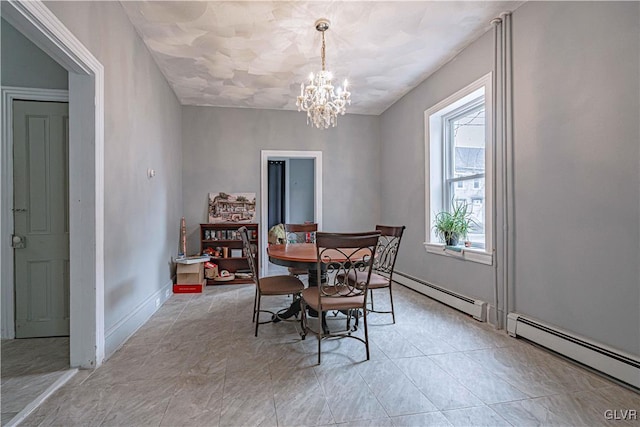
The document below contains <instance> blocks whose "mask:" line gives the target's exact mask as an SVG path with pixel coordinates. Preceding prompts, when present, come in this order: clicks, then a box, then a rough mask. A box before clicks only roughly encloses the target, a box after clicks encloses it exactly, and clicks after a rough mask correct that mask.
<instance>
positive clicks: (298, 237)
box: [284, 223, 318, 277]
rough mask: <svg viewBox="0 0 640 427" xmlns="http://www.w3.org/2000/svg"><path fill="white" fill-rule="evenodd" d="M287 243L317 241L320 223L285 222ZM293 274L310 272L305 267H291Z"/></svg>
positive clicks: (290, 271) (290, 272) (291, 273)
mask: <svg viewBox="0 0 640 427" xmlns="http://www.w3.org/2000/svg"><path fill="white" fill-rule="evenodd" d="M284 231H285V235H286V243H315V241H316V232H317V231H318V224H314V223H312V224H285V225H284ZM289 274H290V275H291V276H295V277H300V276H303V275H305V274H308V271H307V270H305V269H304V268H294V267H289Z"/></svg>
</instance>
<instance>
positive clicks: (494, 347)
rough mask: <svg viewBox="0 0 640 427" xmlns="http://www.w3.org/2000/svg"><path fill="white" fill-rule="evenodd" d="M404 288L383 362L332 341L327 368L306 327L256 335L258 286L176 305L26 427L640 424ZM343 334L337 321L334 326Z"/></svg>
mask: <svg viewBox="0 0 640 427" xmlns="http://www.w3.org/2000/svg"><path fill="white" fill-rule="evenodd" d="M395 289H396V292H395V296H396V311H397V316H396V317H397V323H396V324H395V325H393V324H390V323H389V316H388V315H371V316H370V318H369V324H370V329H369V331H370V341H371V360H370V361H368V362H367V361H365V350H364V346H363V345H362V344H361V343H359V342H357V341H355V340H346V339H343V340H336V341H327V342H323V360H322V365H320V366H318V365H316V357H317V355H316V349H317V341H316V340H315V337H313V336H308V337H307V339H306V340H305V341H301V340H300V338H299V335H298V332H297V324H296V323H292V322H291V323H290V322H281V323H278V324H267V325H263V326H261V327H260V331H259V337H258V338H255V337H254V336H253V324H252V323H251V310H252V306H253V296H254V288H253V286H252V285H241V286H238V285H235V286H234V285H226V286H215V287H208V288H207V289H206V292H205V293H203V294H189V295H174V296H173V297H172V298H170V299H169V300H168V301H167V302H166V303H165V304H164V306H162V307H161V309H160V310H159V311H158V312H157V313H156V314H155V315H154V316H153V317H152V318H151V319H150V320H149V322H148V323H147V324H145V325H144V326H143V327H142V328H141V329H140V330H139V331H138V332H137V333H136V334H135V335H134V336H133V337H132V338H131V339H130V340H129V341H128V342H127V343H126V344H125V345H124V346H123V347H122V348H121V349H120V350H119V351H118V352H116V353H115V354H114V355H113V356H112V357H111V358H110V359H109V360H108V361H107V362H106V363H105V364H104V365H103V366H101V367H100V368H98V369H96V370H95V371H80V372H79V373H78V374H77V375H76V376H75V377H74V378H72V379H71V381H70V382H69V383H67V384H66V385H65V386H63V387H62V388H61V389H60V390H58V391H57V392H56V393H55V394H54V395H53V396H52V397H51V398H49V399H48V400H47V401H45V402H44V403H43V405H42V406H40V407H39V408H38V409H37V410H36V411H35V412H34V413H33V414H31V416H29V417H28V418H27V419H26V420H25V421H24V422H23V424H22V425H25V426H49V425H57V426H75V425H82V426H85V425H86V426H94V425H95V426H98V425H100V426H258V425H259V426H315V425H318V426H329V425H341V426H431V425H443V426H444V425H446V426H450V425H454V426H502V425H505V426H508V425H516V426H526V425H572V426H582V425H588V426H594V425H609V424H611V425H616V426H625V425H636V426H637V425H638V421H624V420H617V421H609V420H607V419H605V416H604V414H605V411H606V410H618V411H619V410H621V409H635V410H637V411H638V412H640V395H639V394H637V393H634V392H632V391H630V390H627V389H625V388H623V387H620V386H618V385H616V384H614V383H613V382H610V381H608V380H606V379H604V378H602V377H600V376H598V375H595V374H593V373H591V372H589V371H587V370H584V369H582V368H580V367H577V366H575V365H573V364H570V363H568V362H566V361H565V360H563V359H561V358H558V357H556V356H554V355H551V354H549V353H547V352H545V351H543V350H540V349H539V348H537V347H534V346H532V345H531V344H529V343H527V342H524V341H521V340H516V339H513V338H510V337H508V336H506V335H505V334H504V333H503V332H500V331H495V330H493V329H492V328H491V326H489V325H487V324H483V323H478V322H476V321H475V320H473V319H471V318H470V317H468V316H466V315H464V314H462V313H460V312H458V311H456V310H453V309H451V308H448V307H446V306H444V305H441V304H440V303H438V302H436V301H433V300H431V299H429V298H426V297H424V296H422V295H420V294H418V293H415V292H413V291H411V290H408V289H406V288H403V287H402V286H396V288H395ZM383 299H384V298H383V296H378V298H377V300H376V301H377V302H380V303H381V302H382V300H383ZM263 301H264V302H266V303H267V304H269V305H272V306H275V307H281V306H284V305H285V304H286V303H287V301H288V300H287V298H284V297H283V298H280V297H266V298H265V299H264V300H263ZM339 325H343V320H340V319H339V318H335V319H332V318H331V317H330V319H329V326H330V328H331V327H333V328H337V327H338V326H339ZM618 413H619V412H618Z"/></svg>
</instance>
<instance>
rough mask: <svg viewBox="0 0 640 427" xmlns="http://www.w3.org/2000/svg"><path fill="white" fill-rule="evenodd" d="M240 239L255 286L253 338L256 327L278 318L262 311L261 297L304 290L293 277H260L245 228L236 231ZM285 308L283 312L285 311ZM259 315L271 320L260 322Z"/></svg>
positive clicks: (292, 293)
mask: <svg viewBox="0 0 640 427" xmlns="http://www.w3.org/2000/svg"><path fill="white" fill-rule="evenodd" d="M238 231H239V232H240V237H241V238H242V245H243V247H244V252H245V256H246V257H247V262H248V263H249V268H250V269H251V273H252V275H253V281H254V283H255V284H256V294H255V297H254V300H253V321H254V322H255V324H256V331H255V336H256V337H257V336H258V326H259V325H262V324H265V323H272V322H273V321H274V320H275V319H279V318H278V313H274V312H273V311H270V310H264V309H262V308H261V300H262V297H263V296H275V295H278V296H280V295H294V298H295V296H297V295H299V294H300V292H302V290H303V289H304V284H303V283H302V282H301V281H300V279H298V278H297V277H294V276H287V275H281V276H266V277H260V275H259V271H258V260H257V258H256V256H255V251H256V248H255V245H252V244H251V242H250V240H249V231H248V230H247V227H240V228H239V229H238ZM286 309H287V308H286V307H285V308H284V309H283V310H286ZM260 313H269V314H271V320H268V321H264V322H261V321H260Z"/></svg>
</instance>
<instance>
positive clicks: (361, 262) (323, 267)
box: [301, 231, 380, 364]
mask: <svg viewBox="0 0 640 427" xmlns="http://www.w3.org/2000/svg"><path fill="white" fill-rule="evenodd" d="M379 236H380V232H379V231H371V232H367V233H321V232H318V233H317V235H316V248H317V254H318V256H317V281H318V286H317V287H316V286H314V287H309V288H307V289H304V290H303V291H302V299H301V313H302V338H303V339H304V338H305V337H306V335H307V333H308V332H311V333H314V334H316V336H317V338H318V364H320V361H321V354H322V348H321V345H322V340H323V339H324V338H331V337H334V338H354V339H357V340H359V341H361V342H363V343H364V345H365V348H366V351H367V360H369V333H368V330H367V313H366V310H365V308H366V304H367V294H368V289H369V279H370V276H371V267H372V265H373V259H374V255H375V250H376V246H377V244H378V238H379ZM356 272H357V273H358V275H357V277H358V280H355V281H354V280H344V278H345V277H349V274H351V273H353V274H355V273H356ZM323 277H324V278H326V280H325V281H324V282H323V281H322V278H323ZM354 277H356V276H354ZM306 307H309V308H310V309H313V310H315V311H317V312H318V320H319V322H318V323H320V324H319V325H318V328H317V331H314V330H313V329H311V328H310V327H309V324H308V321H307V314H306ZM352 310H362V312H363V319H364V320H363V322H364V338H360V337H358V336H355V335H352V334H351V331H350V330H348V329H347V330H346V331H341V332H339V333H330V332H329V331H326V330H324V328H323V327H322V325H321V323H322V321H321V319H322V318H323V315H324V314H325V313H326V312H327V311H344V312H350V311H352Z"/></svg>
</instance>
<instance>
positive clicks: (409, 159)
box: [380, 33, 493, 301]
mask: <svg viewBox="0 0 640 427" xmlns="http://www.w3.org/2000/svg"><path fill="white" fill-rule="evenodd" d="M492 49H493V38H492V35H491V34H490V33H488V34H485V35H484V36H482V37H481V38H480V39H479V40H477V41H476V42H475V43H473V44H472V45H471V46H469V47H468V48H467V49H465V50H464V51H463V52H461V53H460V54H459V55H458V56H457V57H456V58H454V59H453V60H452V61H451V62H449V63H448V64H446V65H445V66H443V67H442V68H440V69H439V70H438V71H437V72H436V73H434V74H432V75H431V76H430V77H429V78H428V79H427V80H425V81H424V82H423V83H421V84H420V85H419V86H418V87H417V88H415V89H414V90H412V91H411V92H409V93H408V94H406V95H405V96H404V97H403V98H402V99H401V100H399V101H398V102H396V103H395V104H394V105H393V106H391V108H389V109H388V110H387V111H385V112H384V113H383V114H382V116H381V117H380V132H381V136H382V138H381V139H382V159H383V163H382V164H383V166H382V180H381V188H382V191H381V193H380V197H381V202H382V217H381V222H382V223H383V224H389V225H394V224H403V225H406V226H407V229H406V231H405V234H404V236H403V238H402V246H401V248H400V252H399V254H398V260H397V262H396V270H398V271H401V272H404V273H407V274H410V275H412V276H415V277H418V278H422V279H424V280H427V281H429V282H430V283H433V284H437V285H440V286H444V287H446V288H448V289H451V290H454V291H457V292H460V293H462V294H465V295H468V296H472V297H475V298H480V299H482V300H484V301H492V299H493V280H492V277H493V275H492V273H493V269H492V267H490V266H487V265H482V264H477V263H473V262H464V261H460V260H458V259H454V258H450V257H445V256H442V255H436V254H427V253H426V252H425V250H424V246H423V242H424V241H425V237H426V227H425V191H424V186H425V151H424V143H425V141H424V111H425V110H427V109H428V108H430V107H431V106H433V105H435V104H437V103H438V102H440V101H441V100H443V99H445V98H447V97H448V96H449V95H451V94H453V93H455V92H456V91H458V90H460V89H462V88H464V87H465V86H467V85H468V84H469V83H472V82H474V81H475V80H477V79H479V78H480V77H482V76H484V75H485V74H487V73H488V72H490V71H491V69H492V67H493V59H492V56H491V52H492Z"/></svg>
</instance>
